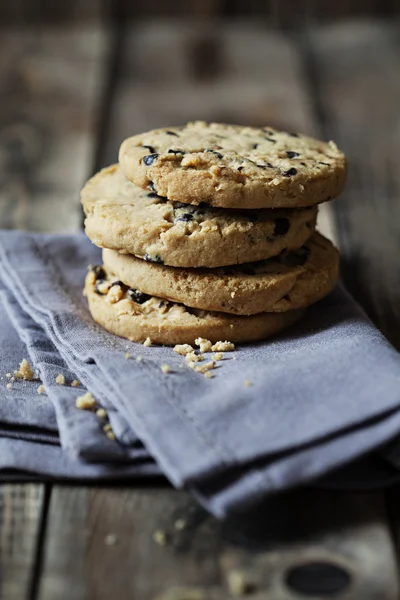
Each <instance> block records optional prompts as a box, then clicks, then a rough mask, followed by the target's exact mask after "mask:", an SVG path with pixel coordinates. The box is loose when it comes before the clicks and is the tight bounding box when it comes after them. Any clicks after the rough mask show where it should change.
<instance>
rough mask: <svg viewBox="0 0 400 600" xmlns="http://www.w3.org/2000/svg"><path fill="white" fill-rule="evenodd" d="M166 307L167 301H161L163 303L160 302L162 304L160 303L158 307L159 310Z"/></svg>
mask: <svg viewBox="0 0 400 600" xmlns="http://www.w3.org/2000/svg"><path fill="white" fill-rule="evenodd" d="M165 305H166V302H165V300H161V302H160V303H159V305H158V308H162V307H163V306H165Z"/></svg>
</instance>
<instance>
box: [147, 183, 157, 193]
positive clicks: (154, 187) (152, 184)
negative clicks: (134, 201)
mask: <svg viewBox="0 0 400 600" xmlns="http://www.w3.org/2000/svg"><path fill="white" fill-rule="evenodd" d="M148 187H149V188H150V189H151V191H152V192H154V193H155V194H157V190H156V186H155V185H154V181H150V183H149V185H148Z"/></svg>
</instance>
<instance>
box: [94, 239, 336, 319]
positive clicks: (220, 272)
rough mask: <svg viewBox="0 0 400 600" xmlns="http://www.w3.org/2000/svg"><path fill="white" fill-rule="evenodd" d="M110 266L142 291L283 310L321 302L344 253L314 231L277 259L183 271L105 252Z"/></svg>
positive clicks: (230, 309) (206, 306)
mask: <svg viewBox="0 0 400 600" xmlns="http://www.w3.org/2000/svg"><path fill="white" fill-rule="evenodd" d="M103 262H104V264H105V266H106V267H107V269H108V270H109V271H111V272H112V273H114V274H115V276H116V277H118V279H121V280H122V281H124V282H125V283H126V284H127V285H129V286H130V287H131V288H132V289H134V290H135V289H137V290H140V292H139V291H138V292H137V293H138V294H142V293H143V292H144V293H145V294H150V295H154V296H160V297H161V298H165V299H167V300H170V301H173V302H181V303H184V304H186V305H187V306H191V307H194V308H198V309H203V310H210V311H222V312H226V313H232V314H237V315H253V314H256V313H260V312H283V311H287V310H294V309H297V308H304V307H306V306H309V305H310V304H313V303H314V302H317V301H318V300H321V298H323V297H324V296H326V295H327V294H328V293H329V292H330V291H332V289H333V287H334V286H335V284H336V281H337V277H338V268H339V253H338V251H337V250H336V248H335V247H334V246H333V244H331V242H330V241H329V240H327V239H326V238H324V237H323V236H322V235H321V234H319V233H315V234H314V235H313V236H312V237H311V238H310V239H309V240H308V242H307V243H306V245H304V246H303V247H302V248H300V249H299V250H297V251H293V252H286V251H284V252H282V253H281V254H280V255H279V256H277V257H275V258H270V259H268V260H264V261H259V262H255V263H247V264H244V265H238V266H232V267H219V268H215V269H180V268H174V267H165V266H161V265H157V264H152V263H147V262H145V261H143V260H140V259H139V258H135V257H134V256H128V255H125V254H120V253H118V252H116V251H115V250H103Z"/></svg>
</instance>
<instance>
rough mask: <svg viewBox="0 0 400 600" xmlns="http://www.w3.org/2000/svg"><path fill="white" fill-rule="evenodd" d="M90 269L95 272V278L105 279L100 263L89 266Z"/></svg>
mask: <svg viewBox="0 0 400 600" xmlns="http://www.w3.org/2000/svg"><path fill="white" fill-rule="evenodd" d="M90 270H91V271H92V273H94V274H95V276H96V280H97V279H102V280H103V279H105V278H106V272H105V270H104V269H103V267H102V266H101V265H93V266H90Z"/></svg>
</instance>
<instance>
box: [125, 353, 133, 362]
mask: <svg viewBox="0 0 400 600" xmlns="http://www.w3.org/2000/svg"><path fill="white" fill-rule="evenodd" d="M125 358H126V360H129V359H130V358H132V354H131V353H130V352H125Z"/></svg>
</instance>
